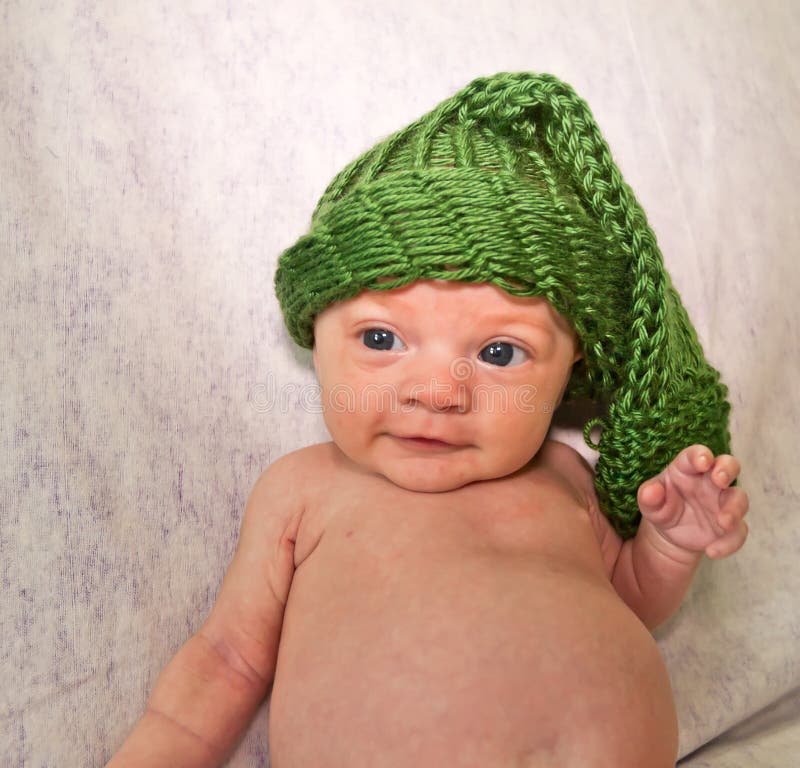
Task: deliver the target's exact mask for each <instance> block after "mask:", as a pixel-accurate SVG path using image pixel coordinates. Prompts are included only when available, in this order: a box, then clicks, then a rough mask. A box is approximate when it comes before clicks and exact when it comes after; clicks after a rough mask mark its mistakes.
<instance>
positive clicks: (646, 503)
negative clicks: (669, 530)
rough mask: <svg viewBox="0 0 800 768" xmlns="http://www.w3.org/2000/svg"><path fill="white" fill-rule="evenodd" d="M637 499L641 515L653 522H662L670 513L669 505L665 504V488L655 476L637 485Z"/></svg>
mask: <svg viewBox="0 0 800 768" xmlns="http://www.w3.org/2000/svg"><path fill="white" fill-rule="evenodd" d="M637 496H638V498H637V501H638V502H639V509H640V510H641V513H642V515H644V517H646V518H647V519H648V520H650V522H652V523H655V524H661V523H664V522H665V521H666V520H667V519H668V518H669V517H670V516H671V513H672V509H671V508H670V506H671V505H669V504H665V503H664V502H665V501H666V498H667V489H666V488H665V487H664V483H663V482H662V481H661V480H660V479H659V478H657V477H655V478H653V479H652V480H647V481H645V482H644V483H642V484H641V485H640V486H639V493H638V495H637Z"/></svg>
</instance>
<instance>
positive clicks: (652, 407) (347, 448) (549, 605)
mask: <svg viewBox="0 0 800 768" xmlns="http://www.w3.org/2000/svg"><path fill="white" fill-rule="evenodd" d="M576 115H577V116H579V117H580V118H581V119H580V120H576V119H575V117H576ZM454 116H455V117H454ZM548 121H549V122H548ZM512 125H513V126H516V128H519V131H516V132H515V131H514V130H511V128H510V126H512ZM553 126H556V128H554V127H553ZM565 126H572V127H571V128H570V129H569V130H573V131H584V133H582V134H581V136H580V137H579V138H582V139H586V137H587V136H591V138H592V142H593V143H591V142H590V143H586V142H585V141H584V142H583V143H581V142H580V141H575V142H568V143H561V139H560V138H559V133H558V131H559V130H562V131H563V130H565ZM575 126H578V127H577V128H576V127H575ZM542 134H544V135H546V137H547V138H546V140H545V138H543V135H542ZM443 135H446V136H449V137H450V138H451V139H452V142H451V143H450V144H449V145H447V144H446V142H444V141H443V140H442V141H438V140H437V137H439V138H441V137H442V136H443ZM420 137H423V138H420ZM525 137H527V142H528V143H527V144H525V143H524V141H523V139H524V138H525ZM598 137H599V133H598V132H597V130H596V126H595V125H594V123H593V122H592V121H591V115H590V113H589V112H588V108H586V106H585V104H584V103H583V102H581V101H580V100H579V99H578V97H577V96H576V95H575V94H574V92H573V91H572V90H571V89H570V88H569V86H567V85H565V84H563V83H561V82H560V81H558V80H556V79H555V78H553V77H552V76H550V75H531V74H528V73H521V74H517V75H509V74H502V75H497V76H495V77H494V78H485V79H479V80H476V81H474V82H473V83H472V84H471V85H470V86H468V87H467V88H466V89H464V90H463V91H461V92H460V93H459V94H457V95H456V96H455V97H453V99H451V100H448V101H447V102H444V104H443V105H440V107H438V108H437V109H436V110H434V112H432V113H430V115H428V116H426V118H424V119H422V120H420V121H417V122H416V123H414V124H412V126H410V127H409V129H407V130H406V131H402V132H399V133H398V134H395V135H394V136H393V137H390V138H389V139H388V140H386V141H385V142H384V143H383V144H382V145H380V146H379V147H378V148H377V150H376V151H372V152H370V153H367V155H365V156H364V158H361V159H360V160H359V161H356V162H355V163H353V164H351V166H349V167H348V168H347V169H346V170H345V171H343V172H342V173H341V174H340V175H339V176H338V177H337V179H336V180H335V181H334V183H333V184H332V185H331V187H330V188H329V190H328V192H326V196H325V197H324V198H323V200H322V201H321V202H320V205H319V206H318V208H317V211H316V213H315V219H314V228H313V229H312V232H311V233H310V234H309V235H307V236H305V237H304V238H302V239H301V240H300V242H299V243H298V244H297V245H296V246H294V247H293V248H292V249H290V250H289V251H287V252H286V253H284V254H283V255H282V257H281V262H280V264H279V270H278V273H277V276H276V289H277V291H278V296H279V299H280V301H281V307H282V309H283V312H284V316H285V318H286V321H287V326H288V327H289V330H290V332H291V333H292V336H293V337H294V338H295V339H296V340H297V341H298V342H299V343H301V344H304V345H305V346H309V347H311V348H312V349H313V361H314V367H315V370H316V373H317V376H318V378H319V382H320V386H321V393H322V403H323V409H324V418H325V424H326V426H327V428H328V430H329V432H330V436H331V438H332V441H331V442H327V443H324V444H320V445H314V446H311V447H309V448H304V449H302V450H299V451H295V452H293V453H290V454H288V455H285V456H283V457H282V458H280V459H279V460H278V461H276V462H274V463H273V464H272V465H271V466H269V467H268V468H267V470H266V471H265V472H264V473H263V475H262V476H261V477H260V478H259V480H258V482H257V483H256V485H255V487H254V489H253V491H252V493H251V495H250V498H249V500H248V502H247V506H246V509H245V513H244V519H243V522H242V527H241V535H240V540H239V544H238V547H237V551H236V555H235V557H234V559H233V562H232V563H231V565H230V568H229V570H228V572H227V574H226V576H225V579H224V582H223V584H222V587H221V590H220V593H219V596H218V598H217V601H216V603H215V605H214V608H213V610H212V612H211V614H210V616H209V617H208V619H207V620H206V622H205V623H204V624H203V626H202V627H201V628H200V630H199V631H198V632H197V634H196V635H194V636H193V637H192V638H191V639H189V640H188V641H187V643H186V644H185V645H184V646H183V647H182V648H181V649H180V651H179V652H178V653H177V654H176V656H175V657H174V658H173V659H172V661H171V662H170V663H169V664H168V665H167V667H166V668H165V670H164V671H163V672H162V674H161V676H160V677H159V679H158V682H157V684H156V686H155V688H154V690H153V692H152V694H151V696H150V699H149V701H148V705H147V709H146V711H145V713H144V714H143V716H142V718H141V720H140V721H139V723H138V724H137V726H136V728H135V729H134V731H133V732H132V733H131V735H130V736H129V738H128V739H127V741H126V742H125V744H124V745H123V746H122V748H121V749H120V751H119V752H118V753H117V755H116V756H115V757H114V758H113V759H112V761H111V763H110V765H111V766H114V768H122V766H151V765H152V766H184V765H185V766H206V765H208V766H211V765H214V766H216V765H220V764H221V763H222V762H223V761H224V760H225V759H226V756H227V755H229V753H230V751H231V750H232V748H233V747H234V746H235V744H236V743H237V741H238V739H239V738H240V737H241V735H242V734H243V732H244V730H245V729H246V727H247V725H248V724H249V722H250V720H251V718H252V716H253V715H254V713H255V711H256V709H257V708H258V706H259V705H260V704H261V702H262V701H263V700H264V698H265V696H266V695H267V694H268V693H269V692H270V689H271V702H270V721H269V743H270V756H271V764H272V765H273V766H274V768H293V767H294V766H302V767H303V768H327V767H328V766H330V767H333V766H336V767H337V768H339V767H342V768H344V767H345V766H371V767H375V768H380V767H381V766H393V767H394V766H397V767H398V768H400V767H405V766H409V767H411V766H414V767H416V766H425V767H427V766H431V767H438V766H448V767H449V766H454V767H455V766H459V767H460V766H464V767H466V766H476V767H477V766H491V767H492V768H506V767H508V768H511V766H526V767H528V768H533V767H537V768H538V767H540V766H541V767H543V768H544V767H547V768H560V767H561V766H563V767H564V768H581V767H583V766H585V767H586V768H600V767H601V766H603V767H606V766H607V767H608V768H634V767H635V768H639V767H640V766H650V767H652V768H666V767H667V766H673V765H674V763H675V760H676V757H677V748H678V734H677V720H676V713H675V706H674V702H673V698H672V692H671V688H670V683H669V679H668V677H667V673H666V669H665V665H664V662H663V660H662V658H661V656H660V654H659V651H658V648H657V646H656V644H655V642H654V640H653V638H652V636H651V634H650V632H649V630H652V629H653V628H654V627H656V626H658V625H659V624H661V623H662V622H664V621H665V620H666V619H668V618H669V617H670V616H671V615H672V614H673V613H674V612H675V611H676V610H677V608H678V606H679V605H680V602H681V600H682V598H683V596H684V594H685V592H686V590H687V588H688V586H689V584H690V582H691V579H692V577H693V574H694V572H695V570H696V569H697V566H698V564H699V562H700V560H701V558H702V557H703V555H704V554H706V555H707V556H708V557H711V558H720V557H725V556H727V555H730V554H732V553H733V552H735V551H737V550H738V549H739V548H740V547H741V546H742V544H743V543H744V541H745V538H746V536H747V526H746V524H745V523H744V521H743V517H744V515H745V513H746V511H747V506H748V501H747V495H746V494H745V492H744V491H742V490H741V489H740V488H738V487H734V486H732V483H735V479H736V477H737V475H738V473H739V469H740V468H739V463H738V462H737V460H736V459H735V458H734V457H733V456H731V455H730V454H729V453H726V452H725V451H724V450H721V448H724V447H725V446H726V441H727V439H728V438H727V427H726V423H725V417H726V416H727V410H726V407H725V406H726V405H727V404H726V403H725V402H724V388H723V387H722V385H721V384H719V382H718V377H717V376H716V375H715V374H716V372H714V371H713V369H711V368H710V366H708V364H707V363H706V362H705V360H704V358H703V357H702V351H701V350H700V349H699V345H698V344H697V341H696V336H695V335H694V333H693V330H692V329H691V325H690V324H689V321H688V318H687V317H686V314H685V311H684V310H683V308H682V306H681V305H680V301H679V299H678V298H677V294H676V293H675V292H674V290H673V289H672V287H671V285H670V284H669V281H668V278H667V277H666V273H665V272H664V271H663V267H662V265H661V260H660V254H658V252H657V249H656V248H655V246H654V244H653V243H654V241H653V240H652V239H648V237H649V238H652V233H650V234H649V235H648V232H649V229H648V228H647V226H646V222H644V220H643V215H642V214H641V212H640V209H639V208H638V206H637V205H636V204H635V199H633V198H632V197H628V195H630V192H629V189H628V188H626V187H624V186H621V182H620V177H619V176H618V171H617V169H616V167H615V166H613V165H608V164H609V163H610V162H611V161H610V159H608V158H609V157H610V156H608V155H604V150H605V152H607V147H604V145H603V144H602V140H601V139H600V138H598ZM447 146H449V147H450V150H449V154H448V150H447V148H446V147H447ZM489 147H494V150H493V154H492V152H491V151H489ZM454 148H455V149H454ZM534 148H535V149H536V151H535V152H534ZM592 152H594V153H595V154H594V155H593V154H592ZM570 153H572V154H571V155H570ZM578 155H580V156H581V157H580V158H578V159H579V160H580V161H581V162H583V163H584V164H585V165H587V166H588V167H589V168H592V169H593V170H594V173H595V174H596V177H595V180H594V181H593V182H592V183H593V184H595V186H596V188H597V189H600V190H601V191H605V192H607V191H608V190H609V189H612V188H613V189H616V193H617V194H618V195H619V197H618V200H617V202H616V204H615V205H616V210H617V213H616V214H614V215H617V216H619V218H618V219H616V220H614V218H613V216H609V217H608V218H606V217H604V216H603V215H601V214H597V213H595V211H594V206H602V205H604V204H605V203H603V201H602V199H601V198H602V194H598V195H594V196H592V195H589V196H583V197H582V195H583V194H584V193H581V191H580V186H581V183H580V178H586V177H585V175H583V174H582V172H581V171H580V169H581V168H584V169H585V166H581V165H580V163H578V164H577V165H576V167H577V168H578V171H577V172H576V175H574V176H571V175H570V173H571V171H570V172H568V170H569V169H567V170H565V166H564V161H565V159H569V160H571V161H574V160H575V158H576V157H578ZM434 156H435V157H436V158H437V159H438V162H433V159H432V158H434ZM587 158H592V159H593V160H594V161H596V162H591V161H587ZM559 163H560V165H559ZM604 163H605V165H604ZM404 169H405V170H404ZM615 172H616V174H617V175H615ZM470 173H471V174H472V175H471V176H470V175H469V174H470ZM576 179H577V181H576ZM598 180H599V181H598ZM390 182H391V184H390ZM601 182H602V183H601ZM448 185H449V186H448ZM515 185H516V186H515ZM565 190H566V191H565ZM525 193H527V196H525ZM606 202H608V201H606ZM609 205H611V203H609ZM623 209H624V210H623ZM608 210H612V208H609V209H608ZM443 212H444V213H443ZM437 216H439V217H440V219H439V221H438V223H437V219H436V217H437ZM519 222H522V223H523V227H522V229H519V228H517V227H518V223H519ZM543 222H544V223H543ZM620 222H625V224H624V226H626V227H628V228H632V231H629V232H627V233H624V231H623V225H622V224H620ZM615 228H616V229H615ZM609 232H612V233H613V232H616V234H615V235H614V237H616V238H617V239H616V240H614V237H612V236H611V235H610V234H609ZM621 233H622V234H621ZM504 238H505V239H504ZM623 241H624V242H625V243H627V245H628V246H629V247H625V246H623V245H620V243H621V242H623ZM512 246H513V250H512ZM632 254H633V255H632ZM592 259H595V260H596V259H601V260H602V265H601V266H600V267H597V268H596V269H594V272H593V266H592V265H593V261H592ZM615 259H618V260H617V261H615ZM619 260H623V261H619ZM554 263H556V264H561V265H562V267H560V268H559V267H552V266H551V265H552V264H554ZM648 269H649V270H650V272H649V273H648ZM587 273H589V274H590V277H588V278H587V277H586V275H587ZM598 274H599V275H600V276H601V278H602V290H599V291H595V290H594V289H590V287H589V286H590V283H591V282H592V280H596V279H597V275H598ZM592 275H594V277H592ZM595 287H596V286H595ZM653 296H655V298H653ZM609 297H611V298H609ZM648 301H650V302H655V305H654V306H655V310H656V311H654V312H650V311H649V309H648ZM612 309H613V310H615V311H616V312H617V314H616V315H615V316H613V317H612V314H613V313H612V312H611V310H612ZM654 323H655V324H656V326H657V327H656V328H655V329H653V327H652V326H653V324H654ZM639 365H641V370H642V371H644V374H643V375H637V371H639V368H637V366H639ZM676 369H679V374H676ZM581 392H582V393H584V394H586V393H588V394H590V395H592V396H594V397H595V398H596V399H597V400H598V401H602V402H603V404H604V405H605V406H606V407H607V408H608V415H607V417H605V418H602V419H598V420H595V421H596V422H598V423H599V424H600V426H601V427H602V433H601V437H600V442H599V444H597V445H598V447H599V451H600V458H599V459H598V465H597V473H595V472H594V471H593V470H592V468H591V467H590V466H589V465H588V464H587V462H586V461H585V460H584V459H583V458H582V457H581V455H580V454H579V453H577V452H576V451H575V450H574V449H573V448H571V447H569V446H567V445H565V444H563V443H559V442H555V441H553V440H549V439H548V431H549V428H550V425H551V420H552V415H553V411H554V410H555V408H556V407H557V406H558V405H559V403H560V402H561V401H562V399H564V400H566V399H568V398H572V397H574V396H576V395H577V394H579V393H581ZM721 393H722V394H721ZM686 402H688V403H689V404H690V408H689V410H693V411H696V410H698V409H699V410H700V411H701V412H702V414H703V417H702V418H700V419H698V418H695V417H694V416H693V415H692V414H689V415H685V414H686V413H687V409H686V408H685V406H684V404H685V403H686ZM704 403H705V404H706V405H707V404H708V403H711V406H710V407H708V408H710V410H709V409H708V408H707V410H705V411H703V407H704V406H703V404H704ZM620 425H623V427H622V428H621V427H620ZM592 426H594V424H593V423H590V424H589V425H587V429H586V430H585V434H586V435H587V439H588V434H589V429H590V428H591V427H592ZM637 428H638V430H639V431H640V432H641V434H643V435H644V438H643V439H642V440H641V441H640V445H641V446H644V447H643V448H642V450H641V452H639V451H635V450H633V449H631V447H630V446H632V445H635V444H636V443H635V439H636V437H637ZM620 432H622V433H624V434H623V436H622V437H620V436H619V434H618V433H620ZM615 441H617V442H616V443H615ZM632 441H633V442H632ZM679 441H680V442H679ZM676 443H678V444H682V447H681V448H680V450H676V449H674V447H673V446H674V445H675V444H676ZM620 445H622V447H621V448H620ZM625 446H627V453H626V448H625ZM670 452H671V455H670V460H669V461H662V459H661V457H662V456H663V455H665V453H670ZM659 462H660V468H659V471H657V472H652V473H651V474H650V475H646V476H645V477H644V478H642V479H641V480H638V479H637V478H639V477H640V476H641V474H642V472H645V474H646V471H647V468H648V467H650V466H652V465H653V464H654V463H655V464H656V465H659ZM632 478H633V482H634V487H631V488H629V489H628V490H627V493H626V492H625V484H626V483H628V484H629V483H630V482H631V479H632ZM615 499H617V500H618V501H615ZM632 508H635V514H633V513H631V509H632ZM621 534H622V535H621Z"/></svg>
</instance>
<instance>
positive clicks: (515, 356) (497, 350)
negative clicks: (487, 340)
mask: <svg viewBox="0 0 800 768" xmlns="http://www.w3.org/2000/svg"><path fill="white" fill-rule="evenodd" d="M527 356H528V353H527V352H526V351H525V350H524V349H522V348H521V347H518V346H517V345H516V344H509V343H508V342H507V341H493V342H492V343H491V344H488V345H487V346H485V347H484V348H483V349H482V350H481V352H480V355H479V357H480V359H481V360H483V361H484V362H485V363H491V364H492V365H503V366H506V365H511V366H514V365H520V364H521V363H524V362H525V359H526V358H527Z"/></svg>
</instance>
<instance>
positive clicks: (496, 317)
mask: <svg viewBox="0 0 800 768" xmlns="http://www.w3.org/2000/svg"><path fill="white" fill-rule="evenodd" d="M478 319H479V320H481V321H486V322H489V323H497V324H498V325H517V326H524V327H525V328H535V329H536V330H539V331H544V332H545V333H546V334H547V335H548V336H553V334H554V331H553V327H552V325H551V324H550V323H549V322H548V321H547V320H538V319H537V320H534V319H530V318H525V317H520V316H519V315H510V314H508V313H505V312H503V313H491V312H490V313H488V314H486V315H481V316H480V317H479V318H478Z"/></svg>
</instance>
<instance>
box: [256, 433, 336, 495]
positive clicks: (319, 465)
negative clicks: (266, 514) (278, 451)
mask: <svg viewBox="0 0 800 768" xmlns="http://www.w3.org/2000/svg"><path fill="white" fill-rule="evenodd" d="M334 448H335V446H334V444H333V443H332V442H328V443H318V444H316V445H309V446H306V447H304V448H297V449H296V450H294V451H290V452H289V453H285V454H283V455H282V456H280V457H279V458H277V459H275V460H273V461H272V462H270V464H269V465H268V466H267V468H266V469H265V470H264V471H263V472H262V473H261V476H260V477H259V479H258V481H257V482H256V485H259V484H261V485H265V486H269V488H270V489H271V491H272V493H274V492H276V491H280V492H285V493H289V492H293V493H297V494H303V493H304V492H307V491H308V490H310V489H311V488H312V487H313V486H314V485H316V484H319V483H324V482H325V481H326V477H327V476H328V473H329V471H330V467H331V466H332V464H333V462H334V460H335V453H334Z"/></svg>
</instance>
